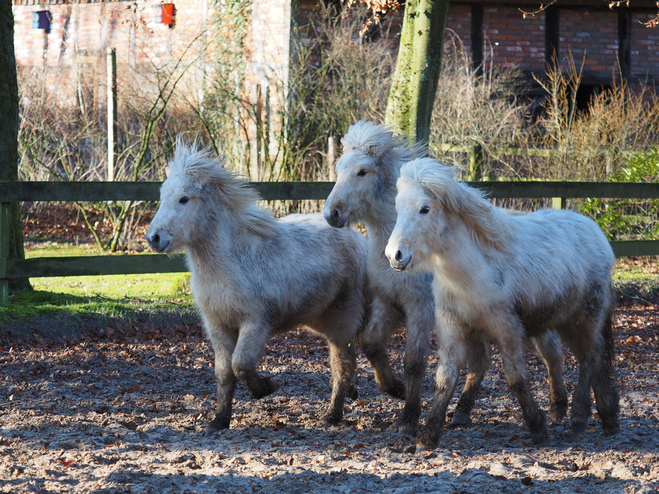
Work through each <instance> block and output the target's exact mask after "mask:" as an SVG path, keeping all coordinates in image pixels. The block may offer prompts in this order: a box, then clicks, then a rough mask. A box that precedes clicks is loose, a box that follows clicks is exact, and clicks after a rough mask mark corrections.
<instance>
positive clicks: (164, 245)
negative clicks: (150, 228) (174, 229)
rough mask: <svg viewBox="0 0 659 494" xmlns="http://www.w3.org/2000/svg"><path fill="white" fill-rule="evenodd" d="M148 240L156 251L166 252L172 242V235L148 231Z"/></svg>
mask: <svg viewBox="0 0 659 494" xmlns="http://www.w3.org/2000/svg"><path fill="white" fill-rule="evenodd" d="M146 241H147V242H148V243H149V247H151V248H152V249H153V250H155V251H156V252H166V251H167V249H168V248H169V246H170V244H171V243H172V236H171V235H169V234H167V233H163V232H153V233H150V232H146Z"/></svg>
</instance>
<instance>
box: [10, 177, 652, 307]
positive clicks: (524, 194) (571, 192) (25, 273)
mask: <svg viewBox="0 0 659 494" xmlns="http://www.w3.org/2000/svg"><path fill="white" fill-rule="evenodd" d="M466 183H467V184H468V185H471V186H473V187H476V188H479V189H483V190H484V191H485V192H486V193H487V195H488V196H489V197H491V198H529V199H538V198H588V197H590V198H621V199H633V198H635V199H659V183H608V182H543V181H500V182H498V181H497V182H494V181H493V182H466ZM248 184H249V186H251V187H254V188H256V189H257V190H258V192H259V193H260V195H261V197H262V198H263V199H264V200H309V199H312V200H314V199H315V200H324V199H326V198H327V196H328V195H329V193H330V191H331V190H332V187H333V186H334V183H333V182H248ZM160 185H161V183H160V182H0V203H1V204H0V206H1V207H0V306H2V305H6V304H7V295H8V292H7V283H8V280H10V279H18V278H37V277H52V276H91V275H113V274H144V273H173V272H185V271H187V270H188V269H187V266H186V264H185V261H184V259H183V257H182V256H181V255H175V256H171V257H168V256H166V255H158V254H144V255H109V256H108V255H105V256H84V257H48V258H36V259H26V260H18V259H8V258H7V254H2V253H3V252H6V251H7V249H6V248H7V240H6V239H7V238H8V233H7V231H6V230H7V224H8V217H7V214H8V205H9V203H10V202H24V201H49V202H51V201H52V202H55V201H57V202H60V201H61V202H70V201H89V202H101V201H157V200H159V190H160ZM611 246H612V247H613V250H614V252H615V255H616V256H617V257H627V256H643V255H659V240H649V241H615V242H611Z"/></svg>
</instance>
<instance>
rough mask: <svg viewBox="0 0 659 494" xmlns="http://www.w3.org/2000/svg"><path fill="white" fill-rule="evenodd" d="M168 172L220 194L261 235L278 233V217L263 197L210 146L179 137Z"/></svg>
mask: <svg viewBox="0 0 659 494" xmlns="http://www.w3.org/2000/svg"><path fill="white" fill-rule="evenodd" d="M166 172H167V176H168V177H169V176H170V175H182V176H184V177H188V178H189V179H190V180H192V182H193V183H194V184H195V185H196V186H198V187H199V191H200V192H202V191H203V192H205V193H208V194H215V195H216V196H218V199H219V200H220V201H221V202H222V203H223V204H224V205H226V207H227V208H229V209H231V210H232V211H234V212H235V213H236V219H237V220H238V221H240V222H241V223H242V224H243V225H244V226H245V227H246V228H248V229H249V230H250V231H251V232H252V233H254V234H256V235H259V236H261V237H268V236H271V235H272V234H274V233H275V231H276V220H275V218H274V216H273V215H272V213H271V212H270V211H268V210H266V209H263V208H260V207H259V206H258V205H257V202H258V201H260V200H261V196H259V194H258V192H256V190H255V189H254V188H252V187H250V186H249V185H248V181H247V180H246V179H244V178H242V177H240V176H238V175H237V174H236V173H234V172H233V171H231V170H229V169H228V168H226V167H225V166H224V163H223V162H222V161H221V160H220V159H219V158H216V157H213V156H212V155H211V153H210V150H209V149H208V148H199V147H198V146H197V142H196V141H195V142H194V143H192V144H191V145H188V144H187V143H186V142H185V141H184V140H183V138H182V137H181V136H178V137H177V138H176V150H175V152H174V159H173V160H172V161H170V162H169V165H168V166H167V168H166Z"/></svg>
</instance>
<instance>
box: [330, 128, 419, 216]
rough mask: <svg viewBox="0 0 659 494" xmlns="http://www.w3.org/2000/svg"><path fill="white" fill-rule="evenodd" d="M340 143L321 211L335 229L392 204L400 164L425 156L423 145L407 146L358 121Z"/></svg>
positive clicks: (402, 140)
mask: <svg viewBox="0 0 659 494" xmlns="http://www.w3.org/2000/svg"><path fill="white" fill-rule="evenodd" d="M341 143H342V144H343V155H342V156H341V159H339V161H338V162H337V163H336V177H337V178H336V184H335V185H334V188H333V189H332V192H331V193H330V195H329V197H328V198H327V201H326V202H325V207H324V209H323V214H324V216H325V219H326V220H327V222H328V223H329V224H330V225H332V226H335V227H339V228H340V227H343V226H346V225H348V224H351V223H356V222H358V221H360V220H361V219H363V218H364V217H365V216H366V215H367V214H368V212H369V211H372V210H373V209H374V208H375V209H381V203H382V202H393V197H394V196H395V193H396V179H397V178H398V173H399V170H400V167H401V166H402V164H403V163H405V162H406V161H410V160H412V159H414V158H418V157H422V156H426V155H427V153H428V149H427V146H426V145H425V144H423V143H420V144H416V145H414V146H410V145H409V142H408V140H407V139H405V138H403V137H400V136H396V135H394V134H393V132H391V130H389V129H388V128H387V127H385V126H383V125H379V124H375V123H372V122H364V121H362V120H360V121H359V122H357V123H355V124H354V125H351V126H350V129H348V132H347V133H346V135H345V136H344V137H343V139H341Z"/></svg>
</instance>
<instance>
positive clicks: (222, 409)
mask: <svg viewBox="0 0 659 494" xmlns="http://www.w3.org/2000/svg"><path fill="white" fill-rule="evenodd" d="M209 334H210V339H211V343H212V344H213V350H214V351H215V381H216V385H217V412H216V414H215V418H214V419H213V420H212V421H211V422H210V423H209V424H208V426H207V427H206V435H207V436H210V435H212V434H213V433H214V432H217V431H219V430H222V429H228V428H229V425H230V423H231V402H232V400H233V394H234V392H235V390H236V376H235V375H234V373H233V369H232V368H231V354H232V353H233V350H234V347H235V338H233V337H231V336H230V335H229V334H228V333H225V332H223V331H216V332H210V331H209Z"/></svg>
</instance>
